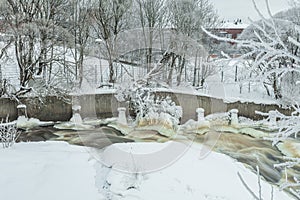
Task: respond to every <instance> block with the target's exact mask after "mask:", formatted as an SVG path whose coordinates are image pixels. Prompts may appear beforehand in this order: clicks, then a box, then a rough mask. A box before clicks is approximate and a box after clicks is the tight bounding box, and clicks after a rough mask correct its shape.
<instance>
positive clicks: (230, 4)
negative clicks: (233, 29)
mask: <svg viewBox="0 0 300 200" xmlns="http://www.w3.org/2000/svg"><path fill="white" fill-rule="evenodd" d="M210 1H211V2H212V4H213V5H214V6H215V8H216V9H217V11H218V14H219V16H220V18H221V19H225V20H234V19H237V18H241V19H242V20H243V21H244V22H246V23H248V22H249V20H248V18H249V17H250V18H251V19H252V20H258V19H260V18H259V16H258V14H257V12H256V10H255V9H254V6H253V3H252V0H210ZM255 2H256V4H257V6H258V7H259V9H260V10H261V12H262V13H263V14H264V15H265V16H266V17H268V14H267V13H268V12H267V6H266V3H265V0H255ZM288 2H289V0H269V4H270V8H271V12H272V14H275V13H277V12H279V11H282V10H286V9H288V8H289V7H290V5H289V3H288Z"/></svg>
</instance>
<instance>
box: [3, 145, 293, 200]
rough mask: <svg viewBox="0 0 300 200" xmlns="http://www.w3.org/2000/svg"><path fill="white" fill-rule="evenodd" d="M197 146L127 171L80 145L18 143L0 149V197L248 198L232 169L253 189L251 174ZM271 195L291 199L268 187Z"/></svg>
mask: <svg viewBox="0 0 300 200" xmlns="http://www.w3.org/2000/svg"><path fill="white" fill-rule="evenodd" d="M108 148H119V149H123V150H124V151H126V149H130V151H131V153H133V154H134V153H139V154H143V153H145V154H148V153H149V152H153V151H155V150H156V148H158V149H161V146H160V145H159V144H151V143H148V144H147V145H145V144H143V143H134V144H114V146H110V147H108ZM201 148H202V146H201V145H199V144H194V145H192V147H191V148H189V150H188V151H187V152H186V153H185V154H184V155H183V156H182V157H181V158H180V159H179V160H177V161H176V162H175V163H174V164H172V165H171V166H168V167H166V168H164V169H162V170H158V171H156V172H153V173H148V174H147V173H140V174H128V173H121V172H118V171H116V170H112V169H110V168H107V167H105V166H104V165H103V164H101V163H100V162H97V159H94V158H95V156H92V155H93V154H89V153H88V152H89V151H87V150H88V149H86V148H85V147H78V146H72V145H69V144H67V143H62V142H41V143H18V144H16V145H15V146H13V147H12V148H10V149H0V157H1V159H0V171H1V173H0V191H1V199H9V200H18V199H22V200H40V199H43V200H47V199H49V200H50V199H51V200H53V199H56V200H76V199H78V200H82V199H87V200H100V199H101V200H102V199H103V200H104V199H105V200H106V199H126V200H129V199H131V200H132V199H143V200H144V199H145V200H146V199H149V200H153V199H164V200H171V199H172V200H176V199H178V200H182V199H185V200H240V199H246V200H248V199H249V200H250V199H253V197H251V195H250V194H249V192H248V191H247V189H246V188H245V187H244V186H243V184H242V183H241V181H240V180H239V178H238V175H237V173H238V172H239V173H240V174H241V175H242V177H243V178H244V180H245V181H246V183H247V184H248V185H249V187H251V188H252V190H253V191H254V192H256V193H257V194H258V185H257V176H256V175H255V174H254V173H252V172H251V171H250V170H248V169H247V168H245V167H244V166H243V165H242V164H240V163H238V162H236V161H235V160H233V159H231V158H230V157H228V156H225V155H223V154H219V153H215V152H212V153H211V154H209V156H207V157H206V158H205V159H199V152H200V149H201ZM141 149H143V151H141ZM105 152H106V151H102V153H100V154H99V156H104V155H105ZM262 193H263V197H264V199H266V200H268V199H271V198H270V195H271V186H270V185H269V184H267V183H266V182H264V181H262ZM274 199H275V200H285V199H292V198H290V197H289V196H288V195H287V194H285V193H284V192H280V191H278V189H277V188H274Z"/></svg>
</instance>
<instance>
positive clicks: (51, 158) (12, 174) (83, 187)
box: [0, 142, 103, 200]
mask: <svg viewBox="0 0 300 200" xmlns="http://www.w3.org/2000/svg"><path fill="white" fill-rule="evenodd" d="M0 158H1V159H0V171H1V174H0V191H1V199H7V200H8V199H9V200H17V199H22V200H40V199H43V200H54V199H57V200H83V199H88V200H100V199H101V200H102V199H103V198H101V195H100V194H99V193H98V192H97V188H96V187H95V180H94V176H95V171H94V169H93V166H92V165H91V164H90V163H89V161H88V160H89V154H88V153H87V152H86V151H85V149H84V148H82V147H76V146H71V145H69V144H67V143H63V142H40V143H18V144H15V145H14V146H13V147H12V148H10V149H0Z"/></svg>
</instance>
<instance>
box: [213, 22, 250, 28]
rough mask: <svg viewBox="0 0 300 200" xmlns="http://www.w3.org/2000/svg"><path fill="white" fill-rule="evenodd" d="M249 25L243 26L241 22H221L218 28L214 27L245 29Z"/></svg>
mask: <svg viewBox="0 0 300 200" xmlns="http://www.w3.org/2000/svg"><path fill="white" fill-rule="evenodd" d="M248 26H249V24H245V23H242V22H238V23H236V22H223V23H221V24H220V26H218V27H216V28H217V29H246V28H247V27H248Z"/></svg>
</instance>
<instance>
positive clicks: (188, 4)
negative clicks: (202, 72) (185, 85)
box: [168, 0, 218, 85]
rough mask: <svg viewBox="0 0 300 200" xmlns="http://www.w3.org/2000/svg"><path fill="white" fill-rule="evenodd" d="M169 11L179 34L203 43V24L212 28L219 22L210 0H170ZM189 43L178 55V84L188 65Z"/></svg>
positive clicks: (172, 24)
mask: <svg viewBox="0 0 300 200" xmlns="http://www.w3.org/2000/svg"><path fill="white" fill-rule="evenodd" d="M168 7H169V12H170V22H171V26H172V27H173V28H174V29H175V31H176V32H177V33H178V34H183V35H184V36H186V37H191V38H193V39H195V41H197V42H200V43H202V40H203V37H202V34H203V32H202V30H201V26H203V27H207V28H210V27H212V26H213V25H215V24H216V23H217V19H218V17H217V14H216V12H215V10H214V8H213V6H212V4H211V3H210V2H209V1H208V0H179V1H178V0H170V1H169V6H168ZM187 48H188V46H187V44H183V45H182V54H181V55H180V56H179V57H178V67H177V85H180V83H181V77H182V74H183V71H184V68H185V65H186V53H185V52H186V51H187Z"/></svg>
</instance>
